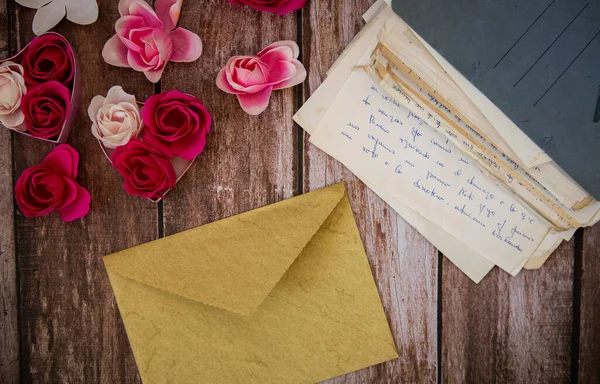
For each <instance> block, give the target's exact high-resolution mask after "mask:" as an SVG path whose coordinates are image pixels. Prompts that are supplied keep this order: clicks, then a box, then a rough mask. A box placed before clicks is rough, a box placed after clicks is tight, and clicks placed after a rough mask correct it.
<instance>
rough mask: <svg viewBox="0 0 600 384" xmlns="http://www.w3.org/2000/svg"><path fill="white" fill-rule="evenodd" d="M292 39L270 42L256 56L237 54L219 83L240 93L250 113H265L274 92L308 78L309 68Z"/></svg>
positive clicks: (244, 105) (232, 91)
mask: <svg viewBox="0 0 600 384" xmlns="http://www.w3.org/2000/svg"><path fill="white" fill-rule="evenodd" d="M299 55H300V49H299V48H298V44H296V43H295V42H293V41H279V42H276V43H273V44H271V45H269V46H268V47H267V48H265V49H263V50H262V51H261V52H259V53H258V54H257V55H256V56H234V57H232V58H231V59H229V61H228V62H227V66H226V67H225V68H223V69H222V70H221V72H219V75H218V76H217V86H218V87H219V88H221V89H222V90H223V91H225V92H227V93H232V94H234V95H237V98H238V100H239V102H240V105H241V106H242V109H243V110H244V111H246V112H247V113H249V114H250V115H258V114H260V113H262V112H263V111H264V110H265V109H266V108H267V105H269V99H270V97H271V92H273V91H274V90H277V89H283V88H288V87H293V86H295V85H298V84H300V83H302V82H303V81H304V79H306V69H304V66H303V65H302V63H301V62H299V61H298V60H297V59H298V56H299Z"/></svg>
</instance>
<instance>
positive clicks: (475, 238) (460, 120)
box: [295, 1, 600, 282]
mask: <svg viewBox="0 0 600 384" xmlns="http://www.w3.org/2000/svg"><path fill="white" fill-rule="evenodd" d="M364 18H365V21H367V25H366V26H365V27H364V29H363V30H362V31H361V32H360V34H359V35H358V36H357V37H356V38H355V39H354V40H353V41H352V43H351V44H350V45H349V46H348V47H347V48H346V50H345V51H344V52H343V54H342V55H341V56H340V58H339V59H338V61H337V62H336V63H335V64H334V65H333V67H332V68H331V69H330V71H329V73H328V76H327V79H326V80H325V81H324V83H323V84H322V85H321V87H320V88H319V89H318V90H317V91H316V92H315V93H314V94H313V95H312V97H311V98H310V99H309V100H308V101H307V103H305V105H304V106H303V107H302V109H301V110H300V111H299V112H298V114H297V115H296V116H295V120H296V121H297V122H298V123H299V124H300V126H302V127H303V128H304V129H305V130H306V131H307V132H308V133H309V134H310V135H311V137H310V141H311V143H313V144H314V145H316V146H317V147H319V148H320V149H322V150H323V151H325V152H326V153H328V154H329V155H331V156H333V157H334V158H336V159H337V160H339V161H340V162H342V163H343V164H344V165H345V166H346V167H348V169H349V170H351V171H352V172H353V173H354V174H356V176H357V177H358V178H360V179H361V180H362V181H363V182H365V183H366V184H367V185H368V186H369V187H370V188H372V189H373V191H375V192H376V193H377V194H378V195H379V196H380V197H381V198H382V199H383V200H385V201H386V202H387V203H388V204H389V205H390V206H391V207H392V208H393V209H394V210H396V211H397V212H398V214H400V215H401V216H402V217H403V218H404V219H405V220H406V221H408V222H409V223H410V224H411V225H412V226H414V227H415V228H416V229H417V230H418V231H420V232H421V233H422V234H423V235H424V236H425V237H426V238H427V239H428V240H429V241H431V242H432V243H433V244H434V245H435V246H436V247H437V248H438V249H439V250H440V251H441V252H442V253H444V255H445V256H446V257H448V258H449V259H450V260H451V261H452V262H453V263H454V264H456V265H457V266H458V267H459V268H460V269H461V270H463V271H464V272H465V273H466V274H467V275H468V276H469V277H470V278H471V279H473V280H474V281H476V282H479V281H480V280H481V279H482V278H483V277H484V276H485V275H486V274H487V273H488V272H489V271H490V270H491V269H492V268H493V267H494V266H495V265H497V266H499V267H500V268H502V269H503V270H505V271H506V272H508V273H510V274H512V275H516V274H517V273H519V271H520V270H521V269H522V268H524V267H525V268H528V269H532V268H539V267H540V266H541V265H542V264H543V263H544V262H545V260H546V259H547V258H548V257H549V255H550V254H551V253H552V252H553V251H554V250H555V249H556V248H557V247H558V246H559V245H560V243H561V242H562V241H563V240H569V239H570V238H571V237H572V236H573V234H574V232H575V230H576V229H577V228H579V227H585V226H589V225H592V224H594V223H595V222H597V221H598V220H599V219H600V203H599V202H598V201H596V200H595V199H594V198H593V197H592V196H590V195H589V194H588V193H587V192H586V191H585V190H583V189H582V188H581V187H580V186H579V185H578V184H577V183H575V182H574V181H573V180H572V179H571V178H570V177H569V176H568V175H567V174H566V173H565V172H564V171H563V170H562V169H561V168H560V167H559V166H558V165H557V164H556V163H555V162H553V161H552V160H551V159H550V157H548V155H547V154H546V153H544V151H543V150H542V149H540V148H539V147H538V146H537V145H536V144H535V143H534V142H533V141H532V140H531V139H530V138H529V137H528V136H527V135H525V134H524V133H523V132H522V131H521V130H520V129H519V128H518V127H517V126H516V125H515V124H514V123H513V122H512V121H511V120H510V119H509V118H508V117H506V115H504V114H503V113H502V112H501V111H500V109H498V108H497V107H496V106H495V105H494V104H493V103H492V102H491V101H490V100H489V99H487V98H486V97H485V96H484V95H483V94H482V93H481V92H480V91H479V90H478V89H477V88H476V87H475V86H473V85H472V84H471V83H470V82H469V81H468V80H467V79H466V78H465V77H464V76H462V74H460V73H459V72H458V71H457V70H455V69H454V68H453V67H452V66H451V65H450V64H449V63H448V62H447V61H446V60H445V59H444V58H443V57H442V56H441V55H439V54H438V53H437V52H436V51H435V50H434V49H433V48H431V46H429V45H428V44H427V42H425V41H424V40H423V39H421V38H420V37H419V36H418V35H417V34H416V33H415V32H414V31H413V30H412V29H411V28H410V27H409V26H408V25H407V24H405V23H404V22H403V20H402V19H401V18H400V17H399V16H398V15H396V14H395V13H394V12H393V11H392V9H391V8H390V7H389V6H388V5H387V4H385V3H384V2H383V1H380V2H378V3H377V4H375V5H374V6H373V7H372V8H371V9H370V10H369V11H368V12H367V13H366V14H365V16H364Z"/></svg>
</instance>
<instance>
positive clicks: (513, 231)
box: [510, 225, 535, 241]
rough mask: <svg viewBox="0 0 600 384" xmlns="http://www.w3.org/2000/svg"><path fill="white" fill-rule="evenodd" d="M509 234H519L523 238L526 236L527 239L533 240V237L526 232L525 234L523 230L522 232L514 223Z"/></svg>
mask: <svg viewBox="0 0 600 384" xmlns="http://www.w3.org/2000/svg"><path fill="white" fill-rule="evenodd" d="M510 235H511V236H514V235H520V236H522V237H524V238H526V239H527V240H529V241H535V240H534V239H533V237H531V236H529V235H528V234H526V233H525V232H523V231H522V230H519V227H517V226H516V225H515V226H514V227H512V229H511V230H510Z"/></svg>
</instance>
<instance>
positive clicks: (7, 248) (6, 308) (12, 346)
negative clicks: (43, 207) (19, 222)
mask: <svg viewBox="0 0 600 384" xmlns="http://www.w3.org/2000/svg"><path fill="white" fill-rule="evenodd" d="M11 5H12V4H11ZM9 12H10V8H9V4H8V3H7V1H6V0H0V36H1V37H0V59H6V58H8V57H10V56H12V54H11V45H12V44H11V43H13V42H14V43H16V41H14V38H15V35H14V34H13V32H12V28H11V25H10V24H11V23H10V19H9ZM0 180H1V183H0V383H6V384H13V383H18V382H19V381H20V380H19V368H20V364H19V362H20V359H19V316H18V313H19V305H18V296H17V286H18V283H17V265H16V260H17V259H16V255H15V238H14V208H13V188H12V186H13V183H12V180H13V166H12V134H11V132H10V131H9V130H8V129H4V128H0Z"/></svg>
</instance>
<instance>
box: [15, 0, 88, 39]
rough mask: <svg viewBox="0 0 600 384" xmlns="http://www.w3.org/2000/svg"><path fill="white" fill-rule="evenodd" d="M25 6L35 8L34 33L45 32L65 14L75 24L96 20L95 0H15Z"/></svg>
mask: <svg viewBox="0 0 600 384" xmlns="http://www.w3.org/2000/svg"><path fill="white" fill-rule="evenodd" d="M16 1H17V3H18V4H21V5H22V6H24V7H27V8H35V9H37V12H36V13H35V16H34V17H33V32H34V33H35V34H36V35H41V34H42V33H46V32H48V31H49V30H51V29H52V28H54V27H55V26H56V25H57V24H58V23H60V21H61V20H62V19H63V18H64V17H65V16H67V20H69V21H71V22H73V23H75V24H82V25H87V24H92V23H94V22H95V21H96V20H98V3H97V2H96V0H16Z"/></svg>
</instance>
